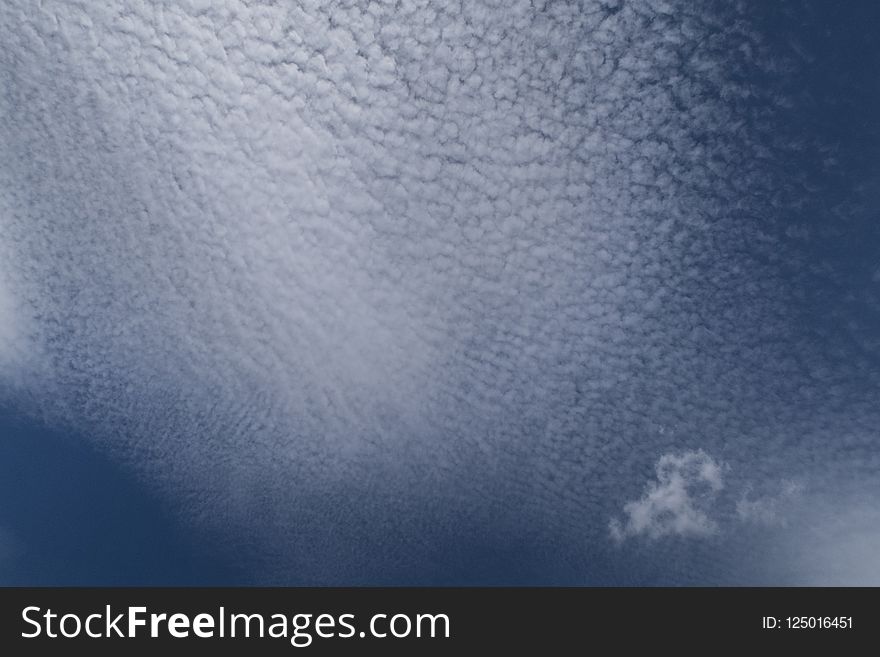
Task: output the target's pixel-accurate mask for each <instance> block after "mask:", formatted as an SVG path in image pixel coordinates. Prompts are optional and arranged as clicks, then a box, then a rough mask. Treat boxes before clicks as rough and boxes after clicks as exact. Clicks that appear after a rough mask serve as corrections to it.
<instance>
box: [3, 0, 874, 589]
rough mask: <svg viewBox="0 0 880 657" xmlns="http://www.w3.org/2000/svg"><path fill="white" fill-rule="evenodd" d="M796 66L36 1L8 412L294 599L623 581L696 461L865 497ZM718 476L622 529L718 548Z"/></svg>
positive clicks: (861, 378) (485, 26) (11, 182)
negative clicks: (504, 559) (160, 506)
mask: <svg viewBox="0 0 880 657" xmlns="http://www.w3.org/2000/svg"><path fill="white" fill-rule="evenodd" d="M774 34H776V32H775V31H774V30H770V29H767V28H766V27H765V26H762V25H761V24H760V21H758V20H757V19H755V18H754V17H753V16H751V15H750V14H749V13H748V12H747V11H746V10H745V9H736V8H728V7H726V6H724V5H721V4H719V6H717V7H715V6H712V7H709V6H706V7H701V8H699V9H694V8H692V7H691V6H690V5H689V3H679V2H647V3H618V2H592V3H586V4H583V3H577V2H553V3H547V4H546V5H542V6H535V5H534V3H531V2H525V1H523V2H504V3H492V2H488V3H487V2H479V3H472V2H463V3H460V4H457V5H455V6H452V5H450V6H446V5H444V6H443V7H436V6H435V5H434V4H433V3H429V2H424V1H417V0H414V1H411V2H410V1H407V2H403V3H383V2H369V3H367V2H347V1H346V2H330V3H327V2H309V1H302V2H296V3H272V2H256V1H254V2H243V1H240V0H230V1H229V2H224V3H220V4H214V3H202V2H157V3H135V2H127V1H122V0H112V1H110V2H106V3H101V4H100V5H97V4H95V3H77V2H58V1H53V0H47V1H46V2H43V3H42V4H39V5H35V4H34V3H32V2H28V1H25V0H9V1H8V2H5V3H3V6H2V8H0V44H2V45H0V87H2V88H3V89H4V90H5V91H4V94H3V95H2V97H0V144H2V155H0V157H2V161H0V190H2V193H0V196H2V214H0V227H2V237H0V246H2V249H3V250H2V254H3V256H4V258H5V259H6V261H5V263H4V267H3V272H4V276H5V281H6V288H5V289H6V290H7V292H8V298H9V301H8V304H11V306H10V307H14V308H16V312H15V316H16V317H17V318H20V320H21V321H18V319H17V320H16V323H15V324H14V326H15V329H14V331H15V333H11V332H10V331H12V329H7V328H6V327H7V324H6V322H7V320H6V319H5V318H4V319H2V320H0V322H2V323H3V327H4V328H3V329H2V335H3V336H6V337H3V338H2V339H3V341H4V342H3V344H6V345H8V344H9V343H10V339H9V338H8V336H9V335H14V336H15V337H14V339H13V340H12V342H14V343H15V344H16V345H28V346H27V347H26V348H27V356H26V357H24V358H19V361H20V365H19V367H18V368H17V369H16V370H15V372H16V373H15V375H14V376H13V375H12V374H11V372H12V370H11V369H8V370H4V371H3V373H2V390H3V394H4V397H5V398H6V399H7V401H8V400H11V403H15V404H17V405H19V406H20V407H21V408H28V409H30V410H31V411H32V412H33V413H34V414H36V415H38V416H40V417H42V418H45V419H48V420H49V421H52V422H54V423H57V424H61V425H63V426H68V427H73V428H74V429H75V430H77V431H78V432H80V433H83V434H86V435H89V436H90V437H91V438H92V439H93V440H94V441H95V442H96V444H98V445H99V446H101V448H102V449H104V450H106V451H108V452H109V453H111V454H113V455H115V457H116V458H118V459H119V460H121V461H123V462H125V463H128V464H129V465H131V466H132V467H133V468H134V469H136V470H137V471H138V472H139V473H140V474H141V475H142V476H144V477H146V478H147V479H148V480H149V481H151V482H152V484H153V485H154V486H155V487H156V488H157V489H159V490H161V491H163V493H164V494H165V495H166V497H167V499H168V502H169V504H170V505H172V506H173V507H174V508H177V509H179V513H180V514H181V517H182V518H184V519H185V520H184V521H185V522H186V523H187V524H188V525H190V526H192V527H194V528H200V529H201V530H203V531H205V532H209V533H212V532H216V535H218V536H220V537H221V539H220V540H218V541H217V543H218V544H222V545H227V546H228V549H229V551H230V552H231V553H233V554H236V555H239V554H241V555H248V557H247V558H248V559H251V558H252V559H254V560H255V561H256V562H258V563H259V564H260V565H259V566H258V567H255V568H254V570H255V572H256V571H259V572H262V573H263V576H264V577H266V578H267V579H268V580H270V581H273V582H282V581H306V582H318V583H325V582H337V583H358V582H360V581H368V582H380V581H398V582H399V581H406V582H413V581H422V582H423V581H425V580H426V578H429V577H430V576H431V575H430V573H431V572H432V568H434V564H436V563H437V562H438V560H442V559H452V560H453V561H452V562H444V563H446V564H447V566H446V567H448V568H450V569H451V570H455V568H458V567H459V566H461V567H462V568H464V566H462V565H461V564H462V563H465V562H467V561H468V560H469V559H471V558H472V557H470V556H468V555H472V554H473V553H474V552H475V551H477V552H478V551H479V549H484V550H486V551H489V552H491V551H492V550H495V549H497V546H499V545H500V546H510V545H525V546H527V547H526V548H523V550H524V552H526V553H528V554H529V555H530V558H534V559H535V560H537V561H538V562H539V563H537V564H536V565H535V566H534V569H535V572H536V573H538V574H537V575H536V578H538V579H541V578H544V579H548V578H552V577H556V576H557V573H556V571H554V570H553V569H554V568H557V564H559V563H561V562H562V560H560V559H559V558H558V557H559V555H558V549H559V546H563V548H562V549H563V550H568V549H571V550H574V551H575V553H577V551H578V550H582V547H581V546H583V545H585V544H586V545H588V546H590V547H589V550H588V552H589V553H588V554H587V555H581V556H579V557H572V561H571V562H568V563H567V565H566V566H565V567H566V568H568V570H567V571H566V573H565V574H564V575H559V577H560V578H562V579H564V580H565V581H569V582H571V581H578V582H580V581H598V582H601V581H618V580H619V578H621V577H625V576H626V573H628V572H630V566H629V564H625V563H618V562H616V561H614V559H617V558H618V557H615V556H613V555H611V556H608V555H605V554H604V553H603V552H602V550H603V549H604V547H602V546H604V544H605V543H607V542H608V541H607V531H608V528H607V519H608V517H609V516H610V515H611V514H612V513H615V512H617V511H619V500H620V499H627V497H629V498H630V499H633V497H637V495H638V494H639V493H638V492H639V491H640V490H641V489H640V488H639V487H640V486H642V484H643V481H644V479H643V478H641V477H640V473H641V472H643V471H644V469H645V468H649V467H651V465H652V464H653V461H654V459H655V458H656V455H657V454H658V453H661V454H662V453H666V452H668V451H669V450H670V449H673V448H675V449H680V448H681V447H682V446H684V447H685V448H686V449H687V450H698V449H705V450H706V453H707V454H715V455H718V458H719V459H723V461H724V462H725V463H727V464H729V465H730V466H731V472H732V473H736V474H731V476H732V477H738V476H742V475H741V473H744V472H750V479H751V480H753V481H762V480H765V479H766V480H770V481H778V480H779V479H780V478H782V477H785V476H789V475H791V476H797V473H798V472H806V473H807V474H808V475H810V476H814V475H815V478H816V481H817V484H816V485H817V486H818V487H819V488H820V489H821V488H822V487H823V486H826V487H828V488H829V489H833V488H834V487H835V486H836V482H837V480H838V478H839V477H841V476H846V477H849V478H851V479H855V480H858V481H861V480H863V479H865V478H866V477H869V476H870V475H871V474H872V473H874V472H875V471H876V466H877V464H878V460H880V454H878V451H877V450H876V444H875V440H874V438H873V435H874V428H875V427H876V420H877V410H876V404H875V400H874V396H873V394H872V391H873V390H876V387H875V384H876V383H877V372H876V367H875V362H874V361H873V360H872V355H871V354H872V352H871V351H870V350H871V348H872V344H873V343H872V342H870V340H868V339H867V338H866V337H865V336H866V335H869V334H870V332H869V331H868V330H867V329H866V328H864V327H863V326H861V325H859V326H861V328H858V329H853V333H852V335H851V336H849V337H847V338H846V339H845V340H844V339H839V338H838V337H836V334H833V333H832V334H829V333H827V332H826V333H822V332H821V331H814V330H812V328H811V329H806V328H804V327H805V325H810V324H809V322H807V321H805V317H809V316H810V314H809V313H810V312H812V311H805V310H804V308H805V305H804V304H805V303H806V302H805V301H804V298H805V294H806V293H805V291H804V290H805V289H810V288H808V286H805V285H803V281H804V278H803V276H802V275H801V274H800V273H798V274H797V275H793V274H792V272H802V271H810V272H812V273H811V274H810V275H811V276H815V277H817V278H819V279H821V278H822V277H823V276H825V274H823V273H822V272H823V271H824V270H823V269H822V265H821V263H820V264H815V266H813V265H812V264H811V265H810V266H809V267H807V266H805V264H804V263H805V262H810V263H812V261H811V260H810V259H809V256H810V252H809V250H808V249H807V248H806V247H805V246H804V244H803V240H802V239H801V238H800V237H798V236H801V235H803V234H805V233H804V231H807V233H808V232H809V231H808V230H807V229H806V228H804V226H802V225H801V224H799V223H797V222H792V220H791V217H790V214H789V213H790V212H791V211H792V208H794V207H795V206H796V204H800V205H799V206H798V207H799V208H801V209H803V208H804V207H807V206H809V203H810V202H811V199H814V198H815V197H816V195H817V193H816V192H811V191H810V190H811V189H814V187H813V186H811V185H812V182H813V181H812V180H811V179H808V178H809V177H808V176H806V174H805V175H804V176H801V173H800V169H799V168H798V167H797V166H791V163H792V162H797V161H799V160H798V158H800V157H804V158H808V159H810V161H811V162H812V161H813V160H814V159H817V157H818V156H817V153H819V147H820V146H821V145H822V144H819V145H816V144H814V143H813V142H812V141H811V140H810V139H807V138H805V137H804V135H803V134H800V133H798V132H797V130H796V129H795V127H792V125H793V123H792V119H791V117H792V115H793V111H792V109H791V108H792V107H794V106H795V105H796V102H795V99H796V94H795V93H794V92H793V91H792V84H793V83H792V80H795V79H796V78H797V75H799V71H800V68H802V66H803V61H802V59H801V58H800V55H799V54H798V52H801V51H799V50H797V49H793V48H792V47H790V46H789V45H784V46H780V45H779V43H778V42H777V41H774V38H775V37H772V35H774ZM771 37H772V38H771ZM799 107H803V106H802V105H801V106H799ZM829 157H830V156H829ZM817 161H821V162H826V164H825V165H823V166H828V167H831V166H832V165H831V164H827V162H829V161H830V160H828V158H826V159H824V160H821V159H817ZM820 175H821V174H820ZM816 205H817V206H821V205H822V203H817V204H816ZM840 211H841V212H845V210H840ZM799 240H800V241H799ZM810 248H812V247H810ZM832 264H833V262H832ZM829 266H831V265H829ZM835 280H839V279H835ZM0 294H2V291H0ZM870 298H872V297H870V295H868V296H867V297H863V298H862V302H860V303H861V304H862V305H864V306H867V305H868V301H870ZM3 299H4V297H2V296H0V303H7V302H6V301H3ZM865 299H868V301H865ZM840 312H844V310H841V311H840ZM846 312H849V311H846ZM847 316H850V317H856V316H858V313H856V312H853V313H851V314H850V315H847ZM4 317H5V316H4ZM856 324H857V323H854V324H853V325H854V326H856ZM810 326H812V325H810ZM829 335H830V337H829ZM828 345H832V346H833V349H832V348H828ZM2 349H3V353H10V351H9V348H8V346H7V347H3V348H2ZM17 349H18V351H17V352H16V353H19V352H22V349H21V348H17ZM4 358H5V356H4ZM832 434H833V435H834V440H833V441H832V440H829V438H828V436H829V435H832ZM691 454H692V455H691V456H690V457H689V456H687V454H685V456H680V457H670V458H671V460H669V461H667V462H665V463H664V464H663V466H662V468H661V469H660V470H658V472H657V476H658V480H657V483H656V484H654V485H653V486H654V487H653V488H650V489H649V490H648V491H647V492H646V493H645V497H644V498H642V499H641V500H637V501H636V502H633V503H631V504H632V506H630V507H628V510H627V511H626V515H627V517H626V518H625V519H624V521H623V522H621V524H620V525H619V526H618V530H619V532H620V534H621V536H629V535H632V534H636V533H640V532H644V531H647V532H648V533H650V532H651V531H652V530H650V529H646V528H651V527H653V528H655V529H654V530H653V531H656V532H660V533H663V532H667V533H668V532H669V531H684V530H686V531H689V532H691V533H699V532H700V531H702V532H706V531H709V530H710V529H711V527H712V525H711V523H709V522H708V518H707V517H706V516H705V513H704V511H703V510H702V507H701V503H700V502H698V500H699V499H700V498H699V496H698V495H697V496H696V497H695V493H694V490H693V489H694V486H697V487H699V486H702V487H703V488H707V489H708V492H709V493H711V492H712V491H713V490H714V489H713V486H714V485H715V483H718V484H719V485H720V482H721V480H720V478H719V479H718V480H717V482H716V480H714V479H713V478H712V477H713V476H714V475H712V469H711V466H712V465H713V463H715V462H714V461H712V460H711V459H709V458H708V457H705V456H702V457H701V456H693V454H697V455H699V454H701V452H699V451H691ZM675 458H679V459H685V461H681V462H679V461H676V460H675ZM688 459H690V460H688ZM719 462H720V461H719ZM820 464H821V467H820ZM789 470H793V471H794V473H793V474H792V473H789ZM719 477H720V474H719ZM811 481H812V480H811ZM725 483H727V482H725ZM733 483H737V482H735V481H734V482H733ZM737 490H741V488H737ZM744 508H746V507H744ZM747 513H751V514H752V515H755V514H756V513H758V512H757V511H756V510H754V509H752V510H751V511H747ZM758 515H760V514H758ZM676 528H677V529H676ZM212 535H213V534H212ZM464 537H468V538H467V540H472V541H474V542H475V543H476V547H473V546H469V547H467V549H465V547H461V546H462V545H464V543H466V540H465V538H464ZM354 546H357V548H358V549H355V547H354ZM438 546H440V547H438ZM443 546H445V547H443ZM472 548H473V549H472ZM478 548H479V549H478ZM457 554H460V555H461V556H455V555H457ZM449 555H453V556H449ZM541 555H543V556H541ZM455 559H458V560H459V561H455ZM577 559H580V560H579V561H578V560H577ZM581 577H582V578H583V579H582V580H581V579H578V578H581ZM690 577H692V578H693V579H700V577H701V574H700V573H699V572H698V569H696V567H695V569H694V570H693V572H692V573H691V575H690ZM683 578H684V579H685V580H686V579H687V577H686V576H683Z"/></svg>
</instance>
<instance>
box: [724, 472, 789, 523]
mask: <svg viewBox="0 0 880 657" xmlns="http://www.w3.org/2000/svg"><path fill="white" fill-rule="evenodd" d="M780 488H781V490H780V491H779V492H778V493H777V494H775V495H764V496H759V497H754V498H753V497H751V495H750V493H751V491H748V490H747V491H746V492H745V493H743V496H742V497H741V498H740V499H739V501H738V502H737V503H736V517H737V519H739V520H741V521H742V522H748V523H754V524H758V525H765V526H771V525H782V526H784V525H785V524H786V523H787V519H788V515H789V513H790V512H791V509H792V507H793V505H794V503H795V502H796V501H797V500H798V499H799V498H800V496H801V494H802V493H803V490H804V487H803V485H802V484H800V483H797V482H795V481H790V480H787V479H786V480H784V481H783V482H782V484H781V487H780Z"/></svg>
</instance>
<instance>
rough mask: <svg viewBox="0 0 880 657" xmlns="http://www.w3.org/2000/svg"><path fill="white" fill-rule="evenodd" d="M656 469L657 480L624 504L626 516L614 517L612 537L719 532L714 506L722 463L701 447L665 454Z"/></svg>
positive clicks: (719, 485)
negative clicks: (712, 513)
mask: <svg viewBox="0 0 880 657" xmlns="http://www.w3.org/2000/svg"><path fill="white" fill-rule="evenodd" d="M655 469H656V474H657V480H656V481H652V482H649V483H648V485H647V487H646V489H645V493H644V495H643V496H642V497H641V498H640V499H638V500H635V501H632V502H627V503H626V504H625V505H624V507H623V511H624V513H625V515H626V518H625V519H624V520H623V521H621V520H619V519H613V520H612V521H611V524H610V529H611V535H612V537H613V538H614V539H615V540H616V541H618V542H619V541H623V540H624V539H626V538H629V537H633V536H643V535H644V536H647V537H648V538H651V539H657V538H661V537H664V536H671V535H675V536H708V535H710V534H714V533H715V532H717V531H718V524H717V522H716V521H715V520H714V519H713V518H712V517H711V508H712V505H713V502H714V501H715V497H716V495H717V493H718V492H719V491H720V490H721V489H722V488H724V481H723V476H722V472H723V465H722V464H720V463H718V462H716V461H715V460H714V459H713V458H712V457H710V456H709V455H708V454H706V453H705V452H704V451H702V450H698V451H691V452H684V453H682V454H680V455H676V454H665V455H664V456H661V457H660V459H659V460H658V461H657V465H656V467H655Z"/></svg>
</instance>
